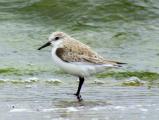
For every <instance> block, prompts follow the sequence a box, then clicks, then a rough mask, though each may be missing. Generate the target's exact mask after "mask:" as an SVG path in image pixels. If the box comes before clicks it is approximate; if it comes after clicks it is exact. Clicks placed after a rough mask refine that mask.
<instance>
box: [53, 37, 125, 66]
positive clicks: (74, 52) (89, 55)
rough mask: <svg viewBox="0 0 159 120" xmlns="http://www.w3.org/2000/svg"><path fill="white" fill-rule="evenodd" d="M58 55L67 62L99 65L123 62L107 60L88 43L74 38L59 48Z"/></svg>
mask: <svg viewBox="0 0 159 120" xmlns="http://www.w3.org/2000/svg"><path fill="white" fill-rule="evenodd" d="M56 55H57V56H58V57H59V58H61V59H62V60H63V61H65V62H84V63H89V64H97V65H101V64H111V65H115V66H116V65H119V64H123V63H120V62H116V61H109V60H105V59H104V58H103V57H101V56H99V55H98V54H97V53H96V52H94V51H92V50H91V49H90V47H88V46H87V45H85V44H83V43H81V42H78V41H74V40H72V41H71V44H70V43H69V42H68V41H67V43H65V44H64V46H63V47H62V48H58V49H57V50H56Z"/></svg>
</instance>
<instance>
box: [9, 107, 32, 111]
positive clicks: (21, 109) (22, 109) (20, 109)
mask: <svg viewBox="0 0 159 120" xmlns="http://www.w3.org/2000/svg"><path fill="white" fill-rule="evenodd" d="M10 112H32V110H30V109H25V108H19V109H12V110H10Z"/></svg>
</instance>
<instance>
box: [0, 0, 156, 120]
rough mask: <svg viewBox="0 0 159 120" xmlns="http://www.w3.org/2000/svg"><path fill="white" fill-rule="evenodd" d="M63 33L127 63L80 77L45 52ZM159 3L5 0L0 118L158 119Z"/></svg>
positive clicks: (0, 21) (1, 2)
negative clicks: (51, 37) (51, 36)
mask: <svg viewBox="0 0 159 120" xmlns="http://www.w3.org/2000/svg"><path fill="white" fill-rule="evenodd" d="M55 31H63V32H66V33H67V34H69V35H71V36H72V37H74V38H76V39H78V40H80V41H81V42H83V43H85V44H87V45H89V46H91V47H92V49H94V50H95V51H97V52H98V53H99V54H101V55H102V56H104V57H105V58H108V59H112V60H118V61H121V62H126V63H128V64H127V65H125V66H124V67H123V68H120V69H112V70H109V71H106V72H104V73H101V74H98V75H95V76H91V77H89V78H87V80H86V82H85V84H84V86H83V89H82V95H83V98H84V101H83V102H81V103H78V102H77V100H76V98H75V97H74V96H73V93H74V92H75V91H76V89H77V85H78V81H77V78H75V77H73V76H70V75H68V74H64V73H63V71H61V70H59V69H58V68H57V67H56V66H54V65H53V63H52V58H51V53H50V52H51V48H49V47H48V48H46V49H43V50H42V51H38V50H37V48H38V47H40V46H41V45H42V44H43V43H45V42H46V41H47V40H48V36H49V34H50V33H51V32H55ZM158 46H159V1H158V0H140V1H137V0H78V1H76V0H0V120H12V119H13V118H14V119H17V120H28V119H31V120H35V119H38V120H75V119H77V120H78V119H79V120H81V119H82V120H88V119H90V120H128V119H129V120H139V119H140V120H150V119H152V120H158V119H159V114H158V113H159V103H158V100H159V47H158Z"/></svg>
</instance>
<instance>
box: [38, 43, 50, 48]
mask: <svg viewBox="0 0 159 120" xmlns="http://www.w3.org/2000/svg"><path fill="white" fill-rule="evenodd" d="M49 45H51V43H50V42H47V43H45V44H44V45H43V46H41V47H39V48H38V50H41V49H42V48H45V47H47V46H49Z"/></svg>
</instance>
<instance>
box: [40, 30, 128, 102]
mask: <svg viewBox="0 0 159 120" xmlns="http://www.w3.org/2000/svg"><path fill="white" fill-rule="evenodd" d="M47 46H52V58H53V62H54V64H55V65H57V66H58V67H59V68H61V69H62V70H63V71H65V72H66V73H69V74H71V75H74V76H77V77H79V85H78V89H77V92H76V93H75V94H74V95H76V97H77V99H78V100H79V101H82V97H81V95H80V91H81V88H82V85H83V83H84V80H85V77H86V76H90V75H94V74H97V73H100V72H103V71H105V70H106V69H107V68H113V67H121V65H122V64H125V63H121V62H117V61H111V60H106V59H105V58H103V57H102V56H100V55H98V54H97V53H96V52H94V51H93V50H92V49H91V48H90V47H89V46H87V45H85V44H83V43H81V42H80V41H78V40H76V39H74V38H73V37H71V36H69V35H67V34H66V33H64V32H53V33H52V34H51V35H50V36H49V38H48V42H47V43H45V44H44V45H42V46H41V47H39V48H38V50H41V49H42V48H44V47H47Z"/></svg>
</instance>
